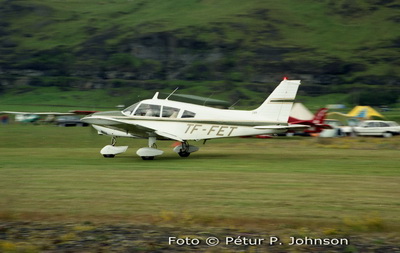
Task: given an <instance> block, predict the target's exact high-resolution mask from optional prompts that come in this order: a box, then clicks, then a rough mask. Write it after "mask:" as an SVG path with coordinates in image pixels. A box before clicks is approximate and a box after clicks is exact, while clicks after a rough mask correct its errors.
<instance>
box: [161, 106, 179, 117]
mask: <svg viewBox="0 0 400 253" xmlns="http://www.w3.org/2000/svg"><path fill="white" fill-rule="evenodd" d="M179 110H180V109H178V108H175V107H170V106H163V109H162V117H163V118H176V117H178V114H179Z"/></svg>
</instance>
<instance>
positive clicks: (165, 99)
mask: <svg viewBox="0 0 400 253" xmlns="http://www.w3.org/2000/svg"><path fill="white" fill-rule="evenodd" d="M178 89H179V87H176V89H175V90H174V91H173V92H171V94H169V95H168V97H167V98H166V99H165V100H168V98H169V97H170V96H172V95H173V94H174V93H175V91H177V90H178Z"/></svg>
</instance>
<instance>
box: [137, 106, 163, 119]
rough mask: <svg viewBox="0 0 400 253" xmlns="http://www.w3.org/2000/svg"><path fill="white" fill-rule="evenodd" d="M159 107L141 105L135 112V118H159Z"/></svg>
mask: <svg viewBox="0 0 400 253" xmlns="http://www.w3.org/2000/svg"><path fill="white" fill-rule="evenodd" d="M160 111H161V106H159V105H150V104H141V105H139V107H138V108H137V109H136V111H135V116H147V117H160Z"/></svg>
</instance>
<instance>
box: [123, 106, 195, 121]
mask: <svg viewBox="0 0 400 253" xmlns="http://www.w3.org/2000/svg"><path fill="white" fill-rule="evenodd" d="M179 112H180V109H179V108H176V107H170V106H165V105H164V106H162V107H161V105H154V104H147V103H140V102H139V103H136V104H133V105H131V106H129V107H128V108H126V109H125V110H123V111H122V113H123V114H125V115H127V116H146V117H160V116H161V117H163V118H177V117H178V115H179ZM191 117H194V113H191V112H187V111H185V118H191Z"/></svg>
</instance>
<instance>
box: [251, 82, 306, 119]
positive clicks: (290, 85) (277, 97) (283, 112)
mask: <svg viewBox="0 0 400 253" xmlns="http://www.w3.org/2000/svg"><path fill="white" fill-rule="evenodd" d="M299 85H300V80H286V79H284V80H283V81H282V82H281V83H280V84H279V85H278V87H276V88H275V90H274V91H273V92H272V93H271V95H269V97H268V98H267V99H266V100H265V101H264V103H263V104H262V105H261V106H260V107H258V108H257V109H255V110H254V111H253V114H255V115H257V116H256V117H258V118H260V119H262V120H267V121H278V122H287V121H288V118H289V114H290V111H291V109H292V106H293V101H294V99H295V98H296V94H297V90H298V88H299Z"/></svg>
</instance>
